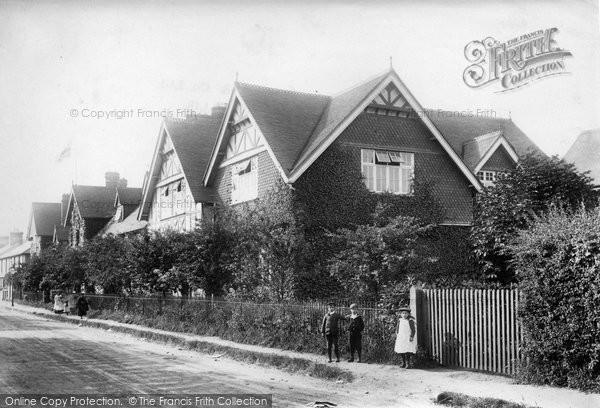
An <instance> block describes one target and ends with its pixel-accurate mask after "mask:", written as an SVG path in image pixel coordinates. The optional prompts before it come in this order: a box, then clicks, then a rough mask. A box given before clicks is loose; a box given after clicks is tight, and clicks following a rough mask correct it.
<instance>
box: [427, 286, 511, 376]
mask: <svg viewBox="0 0 600 408" xmlns="http://www.w3.org/2000/svg"><path fill="white" fill-rule="evenodd" d="M420 304H421V305H422V308H423V311H422V314H421V316H422V319H423V320H424V322H423V321H422V322H421V324H423V323H425V324H424V326H425V327H424V330H425V333H424V335H423V337H424V339H425V344H426V347H427V348H428V350H429V352H430V353H431V355H432V356H433V358H434V359H436V360H437V361H438V362H440V363H441V364H443V365H445V366H449V367H462V368H467V369H473V370H483V371H491V372H496V373H500V374H509V375H511V374H514V373H515V371H516V365H517V363H518V361H519V359H520V345H521V343H522V331H521V326H520V323H519V319H518V318H517V309H518V305H519V292H518V290H516V289H425V290H423V296H422V300H421V302H420ZM422 329H423V327H422Z"/></svg>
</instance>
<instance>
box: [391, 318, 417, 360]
mask: <svg viewBox="0 0 600 408" xmlns="http://www.w3.org/2000/svg"><path fill="white" fill-rule="evenodd" d="M399 311H400V318H399V319H398V333H397V334H396V344H395V346H394V351H395V352H396V353H399V354H400V358H401V359H402V362H401V363H400V367H402V368H413V364H414V362H413V356H414V355H415V353H416V352H417V342H416V341H415V335H416V329H415V320H414V319H413V318H412V317H411V316H410V308H408V307H402V308H400V310H399Z"/></svg>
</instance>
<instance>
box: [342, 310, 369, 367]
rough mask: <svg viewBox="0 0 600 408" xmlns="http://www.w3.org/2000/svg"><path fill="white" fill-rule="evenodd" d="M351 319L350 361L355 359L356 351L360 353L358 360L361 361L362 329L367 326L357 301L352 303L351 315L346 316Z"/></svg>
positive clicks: (349, 326)
mask: <svg viewBox="0 0 600 408" xmlns="http://www.w3.org/2000/svg"><path fill="white" fill-rule="evenodd" d="M346 319H347V320H349V321H350V324H349V325H348V332H349V333H350V359H349V360H348V362H349V363H351V362H353V361H354V352H355V351H356V353H357V354H358V360H357V362H358V363H360V362H361V360H360V355H361V353H362V331H363V329H364V328H365V323H364V321H363V318H362V316H361V315H359V314H358V306H357V305H356V303H352V304H351V305H350V315H349V316H346Z"/></svg>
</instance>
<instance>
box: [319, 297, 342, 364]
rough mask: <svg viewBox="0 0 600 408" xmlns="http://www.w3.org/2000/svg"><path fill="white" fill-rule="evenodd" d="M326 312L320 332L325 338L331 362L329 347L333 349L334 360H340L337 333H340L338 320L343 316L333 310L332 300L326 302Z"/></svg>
mask: <svg viewBox="0 0 600 408" xmlns="http://www.w3.org/2000/svg"><path fill="white" fill-rule="evenodd" d="M327 308H328V312H327V314H326V315H325V316H324V317H323V324H322V325H321V333H323V337H326V338H327V354H328V355H329V362H330V363H331V362H332V360H331V347H332V346H333V349H334V351H335V361H336V362H337V363H339V362H340V350H339V345H338V343H339V334H340V320H344V317H343V316H342V315H341V314H339V313H338V312H336V311H335V309H334V304H333V302H331V303H328V304H327Z"/></svg>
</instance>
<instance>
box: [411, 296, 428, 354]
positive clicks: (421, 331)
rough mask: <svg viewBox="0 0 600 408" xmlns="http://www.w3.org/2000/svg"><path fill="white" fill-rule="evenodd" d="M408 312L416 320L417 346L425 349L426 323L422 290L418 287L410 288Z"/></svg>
mask: <svg viewBox="0 0 600 408" xmlns="http://www.w3.org/2000/svg"><path fill="white" fill-rule="evenodd" d="M410 311H411V314H412V315H413V317H414V318H415V320H416V322H415V323H416V326H417V346H421V347H427V344H426V343H427V336H426V331H427V322H426V317H425V313H424V305H423V289H421V287H420V286H415V285H413V286H411V287H410Z"/></svg>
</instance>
